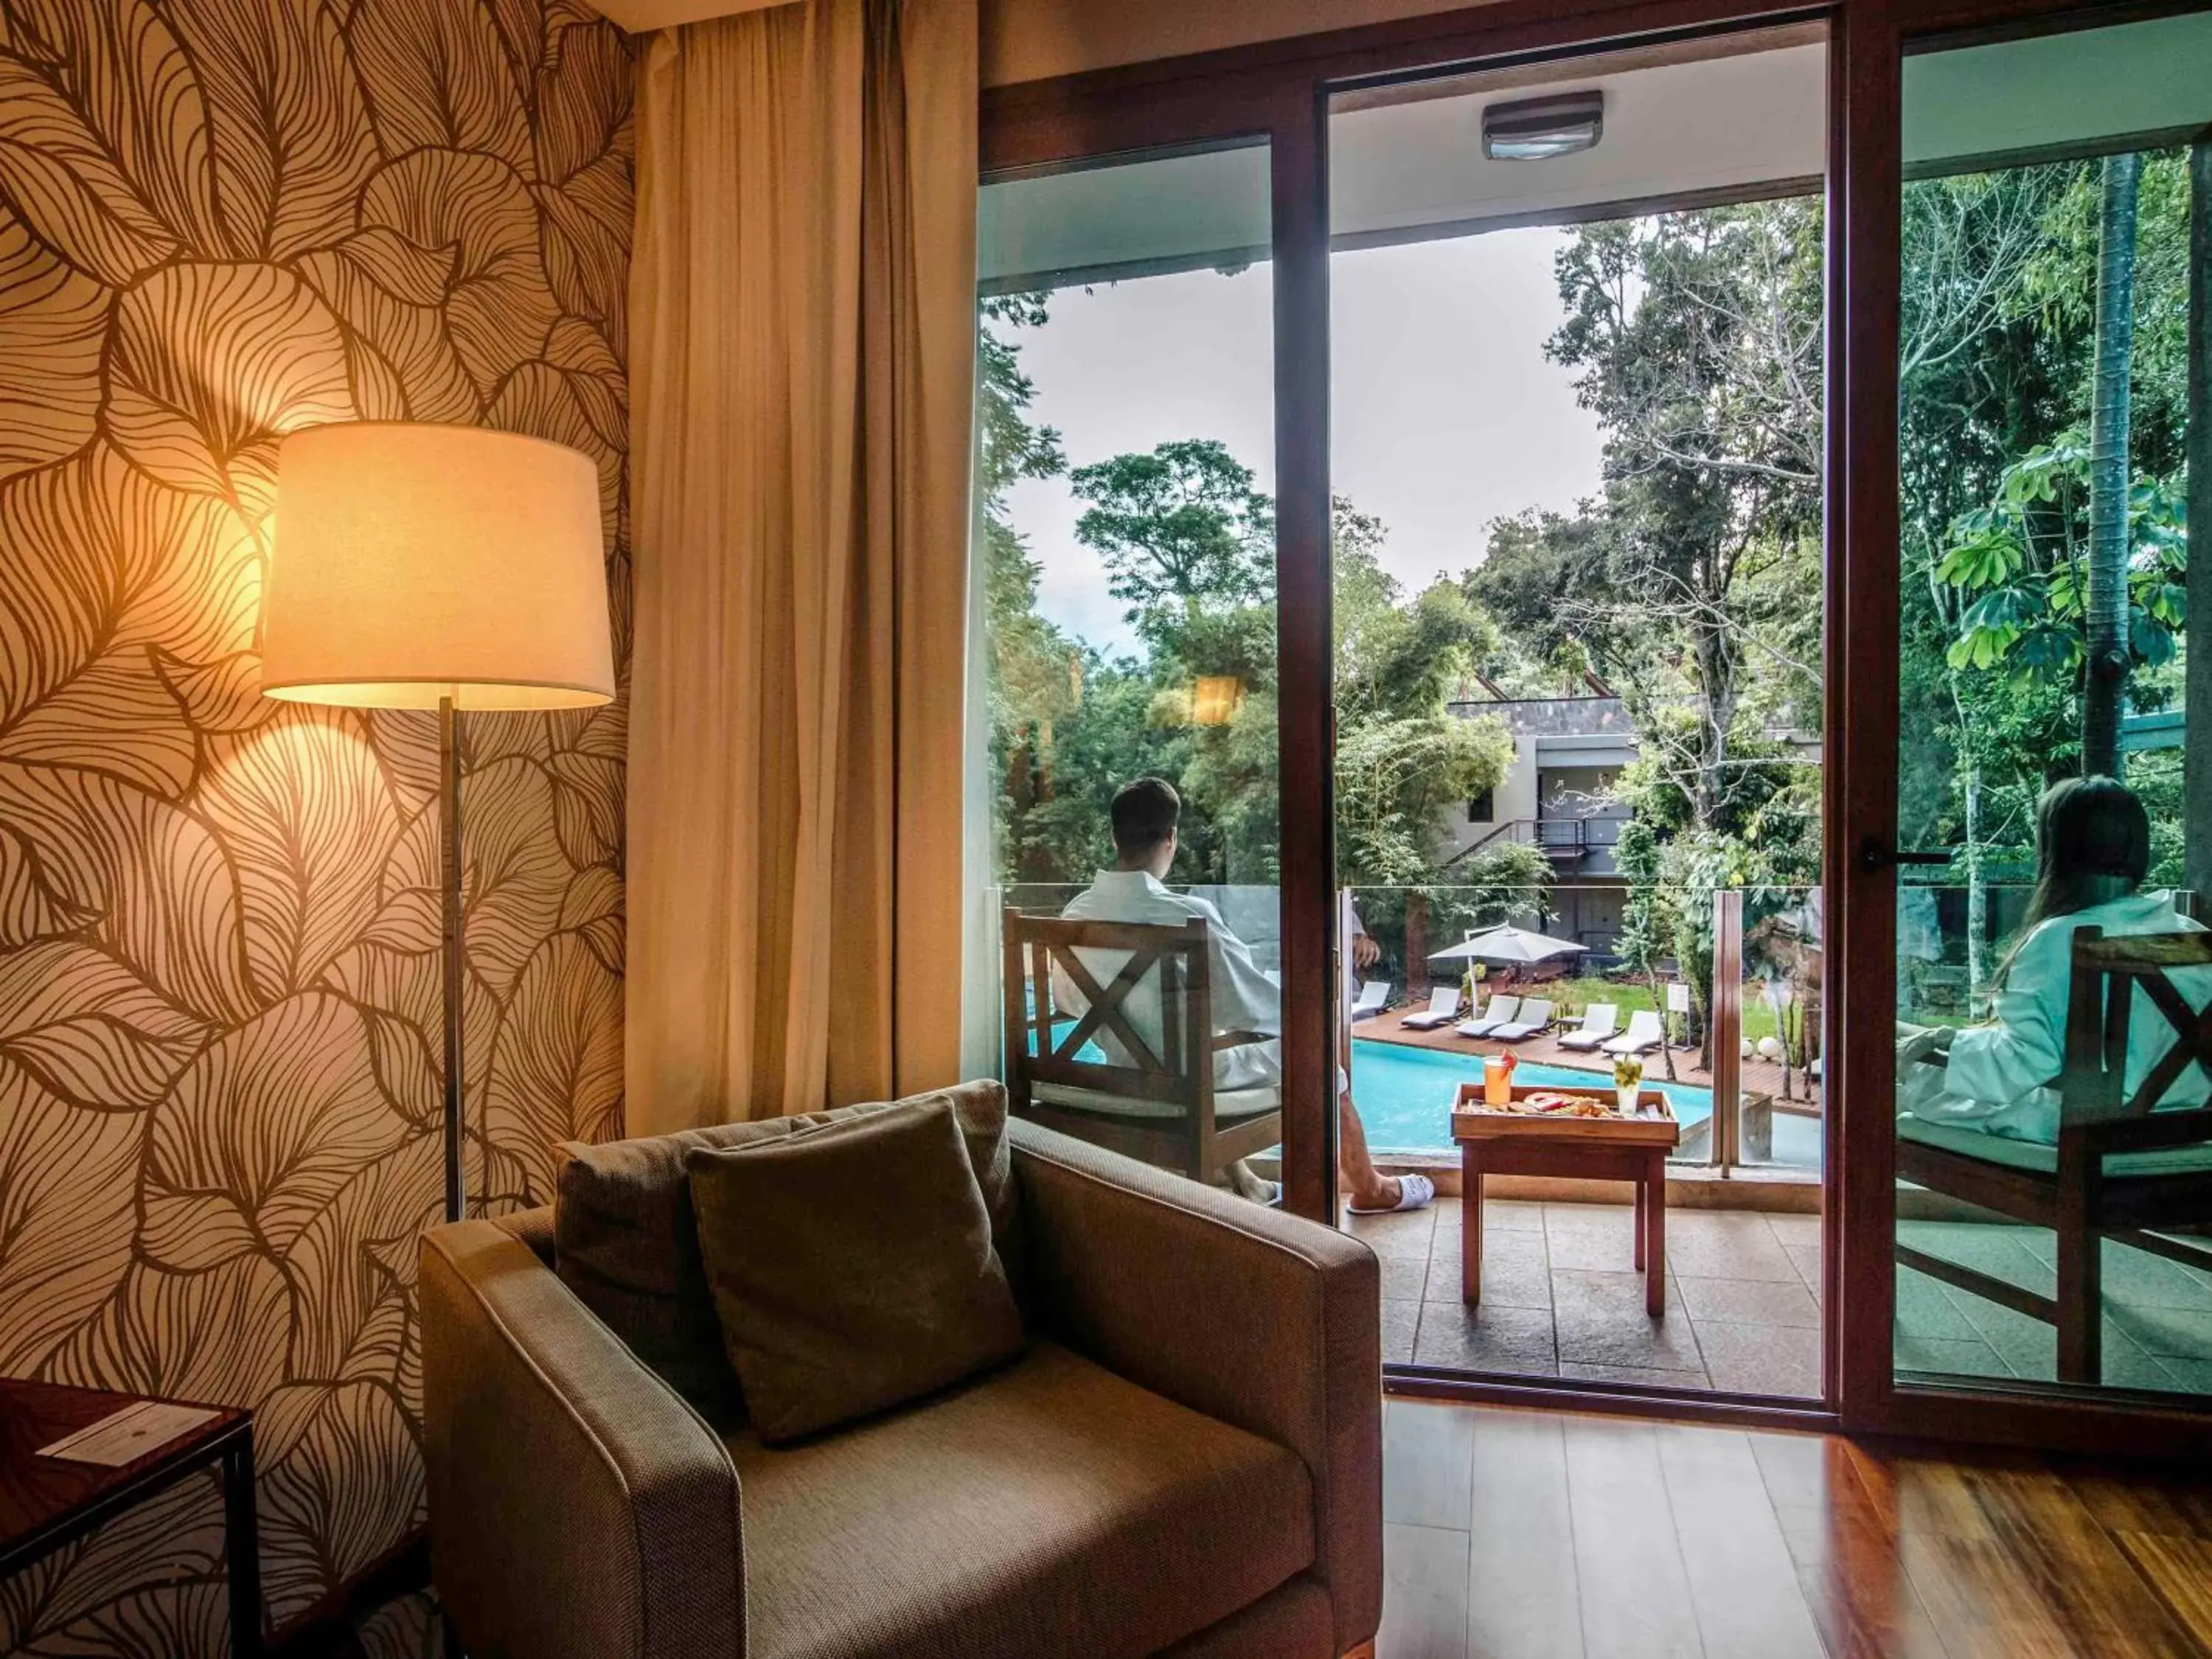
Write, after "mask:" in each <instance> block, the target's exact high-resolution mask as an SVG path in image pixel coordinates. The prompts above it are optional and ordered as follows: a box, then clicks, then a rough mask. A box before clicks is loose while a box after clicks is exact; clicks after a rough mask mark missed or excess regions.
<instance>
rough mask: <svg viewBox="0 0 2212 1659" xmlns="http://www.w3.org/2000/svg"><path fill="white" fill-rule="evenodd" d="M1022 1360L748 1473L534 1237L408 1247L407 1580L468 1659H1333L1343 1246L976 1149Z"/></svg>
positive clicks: (1043, 1143) (1042, 1138)
mask: <svg viewBox="0 0 2212 1659" xmlns="http://www.w3.org/2000/svg"><path fill="white" fill-rule="evenodd" d="M1008 1138H1009V1140H1010V1142H1011V1145H1012V1158H1013V1164H1014V1167H1015V1170H1016V1172H1017V1182H1018V1193H1019V1205H1020V1225H1021V1243H1020V1273H1019V1279H1020V1281H1021V1287H1022V1297H1023V1302H1024V1310H1025V1314H1026V1316H1027V1318H1028V1322H1029V1328H1030V1345H1029V1348H1028V1351H1027V1352H1026V1353H1025V1354H1024V1356H1023V1357H1022V1358H1020V1359H1018V1360H1017V1361H1015V1362H1013V1363H1012V1364H1010V1365H1008V1366H1006V1367H1005V1368H1003V1369H1001V1370H998V1371H995V1372H993V1373H989V1374H987V1375H986V1376H983V1377H981V1378H979V1379H976V1380H975V1381H973V1382H971V1383H968V1384H965V1385H963V1386H961V1387H959V1388H957V1389H951V1390H949V1391H948V1392H946V1393H945V1394H943V1395H935V1396H933V1397H931V1398H929V1399H927V1400H924V1401H919V1402H917V1403H915V1404H914V1405H912V1406H909V1407H904V1408H902V1409H900V1410H898V1411H895V1412H892V1413H888V1414H886V1415H885V1416H883V1417H880V1418H877V1419H872V1420H871V1421H869V1422H866V1423H863V1424H860V1425H853V1426H851V1427H848V1428H846V1429H843V1430H840V1431H834V1432H831V1433H829V1434H827V1435H824V1436H822V1437H817V1438H816V1439H814V1440H811V1441H808V1442H805V1443H801V1444H799V1445H796V1446H793V1447H787V1448H785V1449H768V1448H764V1447H763V1446H762V1445H761V1444H760V1443H759V1442H758V1440H757V1437H754V1436H752V1435H751V1434H750V1432H749V1431H744V1430H736V1431H731V1430H729V1429H726V1428H724V1429H721V1430H718V1429H717V1428H716V1427H714V1426H712V1425H710V1424H709V1423H708V1420H707V1419H706V1418H705V1417H704V1416H702V1414H701V1413H700V1412H699V1411H698V1410H696V1409H695V1408H694V1407H692V1406H691V1405H690V1403H688V1402H687V1401H685V1400H684V1398H682V1397H681V1396H679V1395H678V1394H677V1393H676V1392H675V1390H674V1389H671V1387H670V1386H669V1385H668V1384H667V1383H665V1382H663V1381H662V1380H661V1378H660V1376H658V1375H657V1374H656V1373H655V1372H653V1370H649V1369H648V1368H647V1366H646V1365H645V1364H643V1363H642V1362H641V1360H640V1359H639V1358H637V1357H636V1356H635V1354H634V1353H632V1352H630V1350H629V1349H628V1348H627V1347H625V1346H624V1345H623V1343H622V1342H621V1341H620V1340H618V1339H617V1337H616V1336H615V1335H614V1334H613V1333H612V1332H611V1330H610V1329H609V1328H607V1327H606V1326H605V1325H604V1324H602V1323H601V1322H599V1320H598V1319H596V1318H595V1317H594V1316H592V1314H591V1313H590V1312H589V1311H587V1310H586V1308H585V1307H584V1305H583V1304H581V1303H580V1301H578V1300H577V1298H576V1297H574V1295H572V1294H571V1293H570V1291H568V1288H567V1286H566V1285H563V1284H562V1282H561V1280H560V1279H557V1278H556V1276H555V1274H554V1273H553V1272H552V1271H551V1270H550V1255H551V1234H550V1225H549V1223H548V1222H547V1221H546V1220H545V1219H544V1214H545V1212H532V1215H531V1216H529V1217H525V1218H517V1219H514V1220H512V1221H510V1222H508V1223H505V1224H501V1223H493V1222H485V1221H476V1222H465V1223H461V1224H458V1225H452V1226H447V1227H442V1228H440V1229H438V1230H437V1231H434V1232H433V1233H431V1234H430V1235H429V1236H428V1237H427V1238H426V1239H425V1241H424V1244H423V1249H422V1333H423V1393H424V1417H425V1424H426V1452H427V1457H428V1487H429V1507H430V1530H431V1540H432V1559H433V1571H434V1575H435V1583H436V1585H437V1589H438V1592H439V1595H440V1596H441V1599H442V1601H444V1603H445V1605H446V1607H447V1611H448V1613H449V1614H450V1615H451V1617H452V1618H453V1620H454V1621H455V1622H456V1623H457V1625H458V1626H459V1632H460V1635H461V1637H462V1639H463V1640H464V1642H465V1644H466V1646H467V1650H468V1651H469V1652H471V1654H475V1655H479V1656H495V1655H517V1656H520V1655H529V1656H532V1659H586V1656H590V1659H605V1656H617V1655H623V1656H636V1659H678V1656H681V1659H705V1656H720V1655H729V1656H738V1655H760V1656H773V1659H786V1656H819V1659H829V1656H833V1655H834V1656H838V1659H878V1656H881V1659H955V1656H958V1659H987V1656H994V1655H1005V1656H1008V1659H1015V1656H1019V1659H1041V1656H1047V1655H1052V1654H1060V1653H1066V1654H1081V1655H1085V1656H1111V1655H1117V1654H1122V1655H1130V1656H1136V1655H1142V1654H1149V1653H1164V1654H1172V1655H1175V1656H1179V1659H1199V1656H1206V1659H1226V1656H1241V1655H1251V1656H1255V1659H1257V1656H1261V1655H1267V1656H1310V1659H1335V1656H1338V1655H1341V1654H1345V1653H1346V1652H1349V1651H1352V1650H1358V1649H1359V1648H1361V1647H1362V1646H1363V1645H1364V1644H1366V1643H1367V1642H1368V1641H1369V1640H1370V1638H1372V1637H1373V1635H1374V1633H1375V1630H1376V1625H1377V1623H1378V1621H1379V1619H1380V1613H1381V1601H1382V1515H1381V1505H1382V1477H1381V1397H1380V1370H1381V1362H1380V1352H1379V1324H1378V1318H1379V1308H1378V1302H1377V1297H1378V1294H1379V1289H1378V1274H1377V1269H1376V1262H1375V1258H1374V1256H1373V1255H1372V1254H1371V1253H1370V1251H1369V1250H1368V1249H1367V1247H1366V1246H1365V1245H1364V1244H1362V1243H1358V1241H1357V1240H1354V1239H1351V1238H1348V1237H1344V1236H1343V1235H1341V1234H1339V1233H1337V1232H1335V1231H1332V1230H1330V1229H1328V1228H1325V1227H1321V1226H1317V1225H1312V1224H1310V1223H1307V1222H1304V1221H1301V1220H1298V1219H1297V1218H1294V1217H1289V1216H1285V1215H1282V1214H1280V1213H1278V1212H1273V1211H1269V1210H1267V1209H1264V1208H1262V1207H1261V1206H1255V1205H1251V1204H1248V1203H1243V1202H1241V1201H1239V1200H1235V1199H1232V1198H1230V1197H1228V1196H1227V1195H1225V1194H1220V1193H1218V1192H1215V1191H1212V1190H1211V1189H1209V1188H1204V1187H1200V1186H1197V1185H1194V1184H1193V1183H1191V1182H1188V1181H1184V1180H1180V1179H1177V1178H1176V1177H1174V1176H1169V1175H1165V1174H1164V1173H1161V1172H1159V1171H1158V1170H1152V1169H1148V1168H1146V1167H1144V1166H1143V1165H1141V1164H1137V1163H1134V1162H1133V1161H1131V1160H1129V1159H1127V1158H1121V1157H1119V1156H1117V1155H1115V1154H1114V1153H1111V1152H1105V1151H1103V1150H1101V1149H1099V1148H1097V1147H1094V1146H1087V1145H1085V1144H1083V1143H1080V1142H1078V1141H1075V1140H1073V1139H1068V1138H1066V1137H1064V1136H1060V1135H1058V1134H1054V1133H1051V1132H1050V1131H1048V1130H1045V1129H1042V1128H1040V1127H1036V1126H1035V1125H1032V1124H1026V1123H1020V1122H1016V1123H1012V1124H1011V1125H1009V1126H1008Z"/></svg>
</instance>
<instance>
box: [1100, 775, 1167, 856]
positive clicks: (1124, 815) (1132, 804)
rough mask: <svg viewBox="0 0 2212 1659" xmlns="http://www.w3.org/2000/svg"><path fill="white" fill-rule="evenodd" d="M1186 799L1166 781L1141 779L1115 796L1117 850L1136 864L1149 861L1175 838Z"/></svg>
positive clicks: (1120, 790)
mask: <svg viewBox="0 0 2212 1659" xmlns="http://www.w3.org/2000/svg"><path fill="white" fill-rule="evenodd" d="M1113 817H1114V850H1115V852H1117V853H1119V854H1121V856H1122V858H1123V859H1125V860H1132V861H1134V860H1139V859H1145V858H1149V857H1151V856H1152V854H1153V853H1155V852H1157V851H1158V848H1159V845H1160V843H1161V842H1164V841H1165V840H1166V839H1167V838H1168V837H1169V836H1172V835H1173V834H1175V829H1176V819H1177V818H1179V817H1182V797H1181V796H1180V795H1178V794H1176V792H1175V786H1174V785H1173V784H1171V783H1170V782H1169V781H1167V780H1166V779H1165V778H1138V779H1136V780H1135V781H1133V782H1129V783H1125V784H1123V785H1122V786H1121V788H1119V789H1118V790H1116V791H1115V793H1114V812H1113Z"/></svg>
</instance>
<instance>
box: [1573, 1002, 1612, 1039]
mask: <svg viewBox="0 0 2212 1659" xmlns="http://www.w3.org/2000/svg"><path fill="white" fill-rule="evenodd" d="M1619 1035H1620V1008H1619V1007H1618V1006H1615V1005H1614V1004H1613V1003H1610V1002H1593V1003H1592V1004H1590V1006H1589V1010H1588V1012H1585V1013H1584V1014H1583V1023H1582V1024H1579V1025H1577V1026H1576V1027H1575V1029H1574V1030H1571V1031H1562V1032H1560V1033H1559V1047H1561V1048H1596V1047H1597V1045H1598V1044H1599V1043H1601V1042H1607V1041H1608V1040H1610V1039H1611V1038H1613V1037H1614V1036H1619Z"/></svg>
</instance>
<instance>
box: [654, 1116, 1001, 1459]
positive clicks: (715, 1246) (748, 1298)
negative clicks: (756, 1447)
mask: <svg viewBox="0 0 2212 1659" xmlns="http://www.w3.org/2000/svg"><path fill="white" fill-rule="evenodd" d="M684 1167H685V1168H686V1169H687V1170H689V1171H690V1177H691V1201H692V1206H693V1211H694V1213H695V1214H696V1218H697V1222H698V1228H699V1250H700V1255H701V1257H702V1260H703V1261H705V1263H706V1268H707V1280H708V1286H709V1287H710V1289H711V1290H712V1291H713V1295H714V1311H715V1313H716V1314H717V1315H718V1316H720V1320H721V1326H722V1336H723V1340H724V1343H725V1345H726V1347H727V1349H728V1351H729V1356H730V1361H731V1364H732V1365H733V1366H734V1367H735V1368H736V1370H737V1373H738V1382H739V1383H741V1384H742V1385H743V1387H744V1399H745V1412H746V1415H747V1416H748V1417H749V1418H750V1419H751V1421H752V1425H753V1427H754V1429H755V1430H756V1431H757V1432H758V1434H759V1435H760V1437H761V1439H762V1441H763V1443H765V1444H768V1445H777V1444H781V1443H783V1442H786V1441H788V1440H793V1439H796V1438H798V1437H800V1436H802V1435H807V1434H811V1433H814V1432H815V1431H817V1430H821V1429H825V1428H828V1427H830V1426H831V1425H835V1424H838V1423H843V1422H848V1421H850V1420H851V1419H854V1418H856V1417H865V1416H867V1415H869V1414H871V1413H875V1412H879V1411H882V1410H884V1409H885V1408H886V1407H891V1406H896V1405H897V1404H899V1403H900V1402H902V1401H907V1400H911V1399H913V1398H915V1396H916V1395H923V1394H927V1393H929V1392H931V1391H932V1390H933V1389H941V1388H944V1387H945V1386H946V1385H947V1384H950V1383H957V1382H958V1381H959V1380H960V1379H961V1378H963V1377H964V1376H970V1375H972V1374H973V1373H975V1372H976V1371H978V1370H982V1369H983V1368H984V1367H986V1366H987V1365H992V1364H996V1363H997V1362H999V1361H1000V1360H1002V1359H1005V1358H1007V1357H1008V1356H1010V1355H1012V1354H1013V1353H1015V1352H1018V1350H1019V1349H1020V1347H1021V1345H1022V1322H1021V1315H1020V1314H1019V1313H1018V1311H1017V1310H1016V1309H1015V1306H1014V1297H1013V1292H1012V1290H1011V1289H1010V1288H1009V1286H1008V1285H1007V1283H1006V1269H1005V1267H1003V1266H1002V1265H1001V1264H1000V1261H999V1254H998V1252H997V1251H996V1250H994V1249H992V1248H991V1216H990V1212H989V1210H988V1209H987V1207H986V1206H985V1205H984V1202H983V1192H982V1188H981V1187H979V1186H978V1185H977V1184H976V1181H975V1172H974V1170H972V1169H971V1168H970V1167H969V1162H968V1152H967V1149H966V1148H965V1147H964V1146H963V1145H962V1143H961V1136H960V1126H959V1123H958V1121H957V1120H956V1118H955V1117H954V1115H953V1111H952V1107H951V1103H949V1102H947V1101H945V1100H941V1099H939V1100H926V1101H917V1102H915V1103H912V1104H909V1105H900V1106H896V1107H894V1108H892V1109H890V1110H888V1111H883V1112H875V1113H870V1114H866V1115H862V1116H860V1117H857V1118H854V1119H852V1120H850V1121H845V1122H841V1123H834V1124H828V1125H824V1126H823V1127H820V1128H817V1129H815V1130H812V1131H810V1132H808V1133H801V1134H794V1135H786V1136H781V1137H779V1138H777V1139H770V1140H760V1141H756V1142H754V1143H752V1144H750V1145H749V1146H731V1147H705V1146H702V1147H694V1148H693V1149H692V1150H691V1151H690V1152H687V1153H686V1154H685V1155H684Z"/></svg>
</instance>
